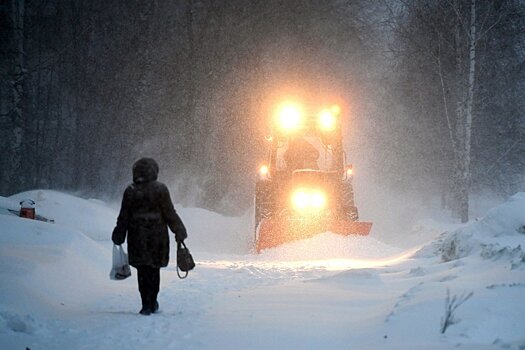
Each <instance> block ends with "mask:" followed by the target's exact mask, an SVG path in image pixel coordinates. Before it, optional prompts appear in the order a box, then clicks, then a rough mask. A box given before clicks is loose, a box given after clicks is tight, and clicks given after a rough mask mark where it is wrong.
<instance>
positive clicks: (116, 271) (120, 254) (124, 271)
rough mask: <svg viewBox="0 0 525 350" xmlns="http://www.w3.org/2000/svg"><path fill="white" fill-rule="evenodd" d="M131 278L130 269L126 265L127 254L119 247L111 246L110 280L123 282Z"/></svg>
mask: <svg viewBox="0 0 525 350" xmlns="http://www.w3.org/2000/svg"><path fill="white" fill-rule="evenodd" d="M129 276H131V268H130V267H129V263H128V254H126V252H124V249H122V246H121V245H113V267H112V268H111V272H110V273H109V278H111V279H112V280H123V279H126V278H128V277H129Z"/></svg>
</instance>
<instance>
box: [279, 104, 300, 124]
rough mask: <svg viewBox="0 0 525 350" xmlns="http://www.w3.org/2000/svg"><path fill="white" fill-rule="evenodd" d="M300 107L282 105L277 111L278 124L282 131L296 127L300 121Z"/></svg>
mask: <svg viewBox="0 0 525 350" xmlns="http://www.w3.org/2000/svg"><path fill="white" fill-rule="evenodd" d="M301 117H302V115H301V109H300V108H299V106H297V105H293V104H286V105H283V106H282V107H281V108H280V110H279V112H278V118H279V124H280V127H281V129H283V130H284V131H290V130H294V129H297V128H298V127H299V125H300V123H301Z"/></svg>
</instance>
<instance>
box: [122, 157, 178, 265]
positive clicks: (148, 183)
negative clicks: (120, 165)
mask: <svg viewBox="0 0 525 350" xmlns="http://www.w3.org/2000/svg"><path fill="white" fill-rule="evenodd" d="M158 173H159V167H158V165H157V163H156V162H155V160H153V159H151V158H142V159H140V160H138V161H137V162H136V163H135V164H134V165H133V184H131V185H130V186H128V187H127V188H126V190H125V191H124V196H123V198H122V206H121V208H120V214H119V216H118V219H117V226H116V227H115V229H114V230H113V235H112V240H113V243H115V244H117V245H120V244H122V243H124V241H125V239H126V234H127V239H128V257H129V263H130V265H132V266H135V267H137V266H141V265H146V266H151V267H157V268H158V267H165V266H167V265H168V262H169V252H170V244H169V243H170V241H169V237H168V226H169V228H170V229H171V231H172V232H173V233H175V239H176V240H177V242H180V241H183V240H184V239H186V237H187V233H186V228H185V227H184V224H183V223H182V220H181V219H180V217H179V216H178V215H177V213H176V211H175V209H174V208H173V203H172V202H171V198H170V194H169V191H168V188H167V187H166V185H164V184H163V183H160V182H158V181H157V175H158Z"/></svg>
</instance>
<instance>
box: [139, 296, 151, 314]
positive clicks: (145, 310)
mask: <svg viewBox="0 0 525 350" xmlns="http://www.w3.org/2000/svg"><path fill="white" fill-rule="evenodd" d="M141 297H142V295H141ZM151 312H152V307H151V302H150V301H149V299H148V298H147V297H142V309H140V311H139V314H141V315H144V316H149V315H151Z"/></svg>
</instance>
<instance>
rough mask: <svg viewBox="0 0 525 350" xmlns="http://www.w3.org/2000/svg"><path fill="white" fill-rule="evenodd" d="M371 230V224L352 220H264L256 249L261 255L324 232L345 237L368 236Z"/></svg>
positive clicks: (259, 230)
mask: <svg viewBox="0 0 525 350" xmlns="http://www.w3.org/2000/svg"><path fill="white" fill-rule="evenodd" d="M371 229H372V223H371V222H360V221H350V220H330V221H325V222H312V223H304V222H302V221H300V220H297V221H296V220H275V219H264V220H262V221H261V223H260V224H259V227H258V235H257V237H258V238H257V242H256V245H255V249H256V250H257V253H260V252H261V251H262V250H264V249H267V248H273V247H277V246H279V245H281V244H284V243H289V242H293V241H297V240H300V239H305V238H310V237H313V236H315V235H316V234H319V233H323V232H332V233H336V234H340V235H343V236H350V235H361V236H367V235H368V234H369V233H370V230H371Z"/></svg>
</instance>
